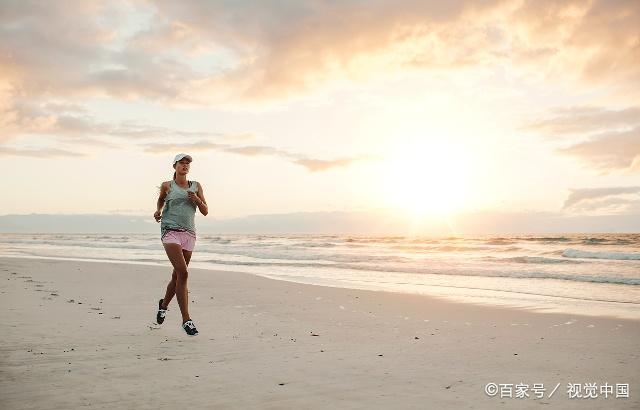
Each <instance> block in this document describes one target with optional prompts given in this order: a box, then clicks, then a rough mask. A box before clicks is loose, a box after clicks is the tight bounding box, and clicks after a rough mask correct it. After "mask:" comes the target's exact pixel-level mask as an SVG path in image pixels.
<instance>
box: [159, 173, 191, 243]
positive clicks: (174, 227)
mask: <svg viewBox="0 0 640 410" xmlns="http://www.w3.org/2000/svg"><path fill="white" fill-rule="evenodd" d="M188 191H191V192H196V193H197V192H198V183H197V182H196V181H189V187H188V188H186V189H185V188H181V187H180V186H179V185H178V184H176V181H171V185H170V187H169V192H168V193H167V196H166V197H165V199H164V210H163V211H162V220H161V223H160V231H161V233H160V237H161V238H162V237H163V236H164V235H165V234H166V233H167V232H168V231H189V232H191V233H193V234H194V235H195V233H196V226H195V223H194V215H195V214H196V204H194V203H193V202H191V201H189V199H188V197H189V196H188V195H187V192H188Z"/></svg>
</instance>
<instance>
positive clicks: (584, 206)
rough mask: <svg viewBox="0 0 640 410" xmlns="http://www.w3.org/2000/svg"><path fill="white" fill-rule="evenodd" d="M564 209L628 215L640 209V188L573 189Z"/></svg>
mask: <svg viewBox="0 0 640 410" xmlns="http://www.w3.org/2000/svg"><path fill="white" fill-rule="evenodd" d="M570 191H571V193H570V194H569V196H568V198H567V199H566V200H565V202H564V205H563V207H562V209H563V210H564V211H570V212H577V213H583V212H588V213H592V212H597V213H599V214H602V213H608V214H626V213H629V212H637V211H638V210H639V209H640V207H639V206H638V205H639V204H640V186H632V187H611V188H582V189H571V190H570Z"/></svg>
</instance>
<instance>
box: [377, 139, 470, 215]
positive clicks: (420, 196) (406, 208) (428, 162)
mask: <svg viewBox="0 0 640 410" xmlns="http://www.w3.org/2000/svg"><path fill="white" fill-rule="evenodd" d="M470 164H471V161H470V156H469V155H468V154H467V152H466V150H465V149H464V147H463V146H460V145H455V144H453V143H449V142H446V141H441V140H424V139H423V140H420V139H415V140H413V141H411V142H409V143H405V144H402V145H400V146H395V147H394V148H392V149H391V152H389V153H388V154H387V156H386V158H385V160H384V162H383V170H382V171H383V177H382V178H383V183H382V185H383V190H384V196H385V198H386V200H387V202H388V204H389V205H391V206H392V207H394V208H396V209H399V210H401V211H403V212H407V213H409V214H410V215H411V216H413V217H425V216H430V215H431V216H434V215H449V214H451V213H453V212H456V211H460V210H462V209H463V208H464V207H465V205H466V202H467V199H468V198H467V196H468V191H469V190H468V188H469V181H470V171H471V169H470Z"/></svg>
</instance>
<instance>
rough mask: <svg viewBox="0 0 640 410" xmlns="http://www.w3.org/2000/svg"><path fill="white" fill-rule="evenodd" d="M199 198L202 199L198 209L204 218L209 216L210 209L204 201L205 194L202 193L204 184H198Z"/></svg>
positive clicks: (198, 203)
mask: <svg viewBox="0 0 640 410" xmlns="http://www.w3.org/2000/svg"><path fill="white" fill-rule="evenodd" d="M197 195H198V198H199V199H200V201H199V202H197V204H196V205H197V206H198V209H199V210H200V213H201V214H202V215H204V216H207V214H208V213H209V207H208V206H207V201H206V200H205V199H204V192H203V191H202V184H201V183H199V182H198V193H197Z"/></svg>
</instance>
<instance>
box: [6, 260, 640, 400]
mask: <svg viewBox="0 0 640 410" xmlns="http://www.w3.org/2000/svg"><path fill="white" fill-rule="evenodd" d="M170 273H171V271H170V269H169V267H168V266H167V267H157V266H149V265H135V264H119V263H93V262H75V261H61V260H47V259H17V258H1V259H0V281H1V283H2V285H1V286H0V294H1V295H2V296H1V300H2V309H1V310H0V315H2V319H1V321H0V326H1V329H0V334H1V335H2V336H1V346H2V352H1V355H0V408H2V409H45V408H46V409H51V408H64V409H76V408H84V407H92V408H131V409H133V408H135V409H158V408H175V407H176V406H183V407H189V408H211V409H226V408H230V409H247V408H260V409H289V408H297V409H364V408H376V409H378V408H379V409H386V408H401V409H424V408H476V409H485V408H486V409H493V408H518V409H520V408H522V409H528V408H541V405H543V406H544V408H558V409H573V408H575V409H585V408H594V409H595V408H598V409H601V408H608V409H616V408H621V409H622V408H624V409H631V408H640V391H639V390H638V389H639V388H640V370H639V369H640V357H639V355H640V321H634V320H628V319H618V318H609V317H590V316H579V315H568V314H557V313H554V314H551V313H538V312H532V311H526V310H522V309H508V308H502V307H500V308H498V307H490V306H478V305H471V304H459V303H453V302H449V301H446V300H442V299H437V298H432V297H427V296H420V295H407V294H400V293H391V292H373V291H361V290H349V289H340V288H330V287H323V286H313V285H304V284H297V283H290V282H284V281H276V280H272V279H267V278H263V277H259V276H255V275H251V274H243V273H236V272H223V271H208V270H199V269H191V270H190V276H189V291H190V295H189V298H190V313H191V317H192V318H193V320H194V321H195V323H196V325H197V326H198V330H199V331H200V335H199V336H197V337H189V336H187V335H186V334H185V333H184V331H183V330H182V329H181V327H180V323H181V320H180V313H179V309H178V305H177V300H176V299H175V298H174V299H173V300H172V301H171V304H170V306H169V311H168V314H167V319H166V321H165V322H164V324H162V325H158V324H156V323H155V313H156V307H157V305H156V304H157V300H158V299H159V298H160V297H162V296H163V294H164V289H165V287H166V284H167V282H168V280H169V279H170ZM488 383H495V384H496V385H500V384H502V385H503V386H500V387H502V388H503V391H504V392H505V394H507V393H506V392H508V391H509V390H510V389H511V390H512V396H513V397H511V398H509V397H500V392H498V393H497V394H495V395H493V396H490V395H488V394H487V393H486V392H485V387H486V386H487V384H488ZM558 383H559V384H560V385H559V387H557V389H556V391H555V393H554V394H553V395H552V396H551V397H548V396H549V395H550V393H551V391H552V390H553V389H554V388H556V385H557V384H558ZM570 383H573V384H580V385H581V390H582V391H581V395H582V396H584V395H585V394H586V391H587V390H589V389H587V388H586V387H585V385H586V384H590V383H595V384H596V386H597V393H598V397H597V398H586V397H581V398H570V397H569V394H568V393H567V390H568V386H567V385H568V384H570ZM605 383H607V384H608V385H612V386H613V393H612V394H610V395H609V397H608V398H605V397H604V395H602V394H600V393H601V386H602V385H604V384H605ZM508 384H512V385H513V386H512V387H510V386H508ZM517 384H523V385H528V389H525V390H527V394H528V395H529V397H524V398H516V397H515V396H516V390H517V389H516V387H515V385H517ZM534 384H542V387H543V388H544V389H546V391H544V393H543V394H544V397H543V398H537V397H536V395H535V394H534V392H533V385H534ZM616 384H618V385H628V386H629V391H628V396H629V397H628V398H624V397H616V393H617V391H616V390H617V386H616ZM621 388H622V389H624V387H621ZM621 395H623V394H621Z"/></svg>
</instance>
